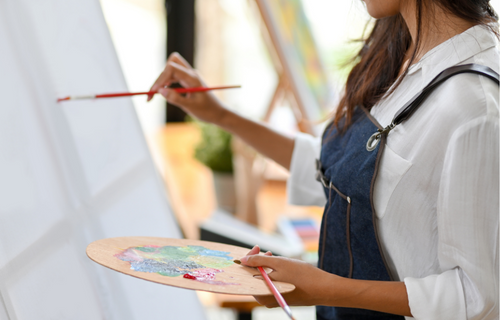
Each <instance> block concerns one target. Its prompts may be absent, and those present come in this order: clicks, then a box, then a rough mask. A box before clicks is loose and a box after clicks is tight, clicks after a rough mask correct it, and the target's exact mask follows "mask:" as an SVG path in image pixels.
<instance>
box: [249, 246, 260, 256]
mask: <svg viewBox="0 0 500 320" xmlns="http://www.w3.org/2000/svg"><path fill="white" fill-rule="evenodd" d="M259 252H260V247H259V246H258V245H255V246H254V247H253V248H252V250H250V251H249V252H248V253H247V256H251V255H254V254H259Z"/></svg>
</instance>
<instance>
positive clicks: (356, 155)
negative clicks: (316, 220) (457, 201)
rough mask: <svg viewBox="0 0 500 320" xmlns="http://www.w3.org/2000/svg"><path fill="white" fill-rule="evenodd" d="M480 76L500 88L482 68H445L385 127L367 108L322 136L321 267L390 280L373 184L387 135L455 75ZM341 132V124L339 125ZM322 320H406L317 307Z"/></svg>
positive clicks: (349, 275)
mask: <svg viewBox="0 0 500 320" xmlns="http://www.w3.org/2000/svg"><path fill="white" fill-rule="evenodd" d="M460 73H476V74H481V75H484V76H487V77H489V78H490V79H492V80H494V81H496V82H497V84H498V74H496V73H495V72H494V71H492V70H491V69H489V68H487V67H484V66H479V65H465V66H458V67H452V68H449V69H446V70H445V71H443V72H442V73H440V74H439V75H438V76H437V77H436V78H434V79H433V80H432V81H431V82H430V83H429V84H428V85H427V86H426V87H425V88H424V89H423V90H422V91H421V92H420V93H419V94H417V95H416V96H415V97H414V98H413V99H411V100H410V101H409V102H408V103H407V104H406V105H405V106H403V108H401V109H400V110H399V111H398V113H397V114H396V116H395V117H394V119H393V121H392V122H391V124H390V125H389V126H387V127H386V128H382V127H381V126H380V125H379V124H378V123H377V121H376V120H375V119H374V118H372V116H371V115H370V113H369V111H368V110H366V109H365V108H363V107H357V108H356V109H355V110H354V113H353V117H352V121H351V125H350V126H349V128H348V129H347V130H346V131H345V132H343V133H339V131H338V130H337V128H335V127H333V128H332V127H331V125H330V126H329V127H328V128H327V129H326V130H325V133H324V134H323V145H322V149H321V156H320V159H319V160H318V161H317V179H318V180H319V181H320V182H321V183H322V184H323V187H324V191H325V194H326V196H327V198H328V203H327V204H326V207H325V211H324V214H323V220H322V223H321V233H320V243H319V261H318V267H319V268H321V269H322V270H324V271H327V272H329V273H333V274H336V275H339V276H342V277H346V278H352V279H361V280H378V281H392V280H394V278H393V277H392V275H391V274H390V272H389V269H388V268H387V263H386V262H385V258H384V253H383V252H382V250H381V248H380V243H379V239H378V235H377V218H376V216H375V210H374V208H373V198H372V194H373V192H372V191H373V185H374V182H375V179H376V177H377V169H378V164H379V159H380V156H381V155H382V152H383V149H384V146H385V142H386V139H387V134H388V133H389V131H390V130H392V129H393V128H394V127H395V126H396V125H398V124H400V123H401V122H403V121H405V120H407V119H408V118H409V117H410V116H411V115H413V113H414V112H415V111H416V109H417V108H418V107H419V106H420V105H421V103H422V102H423V101H424V100H425V98H426V97H427V96H428V95H429V94H430V93H431V92H432V91H433V90H434V89H435V88H436V87H437V86H439V85H440V84H441V83H443V82H444V81H446V80H447V79H448V78H450V77H452V76H453V75H456V74H460ZM339 127H340V128H342V124H339ZM316 316H317V319H318V320H326V319H328V320H351V319H353V320H354V319H355V320H375V319H387V320H393V319H394V320H396V319H398V320H404V317H403V316H398V315H392V314H387V313H382V312H377V311H371V310H365V309H354V308H340V307H327V306H317V307H316Z"/></svg>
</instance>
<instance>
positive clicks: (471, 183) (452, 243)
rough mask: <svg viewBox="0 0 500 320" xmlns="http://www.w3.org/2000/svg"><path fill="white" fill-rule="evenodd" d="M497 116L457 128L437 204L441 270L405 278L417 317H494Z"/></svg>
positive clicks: (457, 319)
mask: <svg viewBox="0 0 500 320" xmlns="http://www.w3.org/2000/svg"><path fill="white" fill-rule="evenodd" d="M498 158H499V128H498V116H485V117H482V118H480V119H475V120H472V121H471V122H469V123H467V124H465V125H463V126H461V127H460V128H458V129H457V130H456V131H455V132H454V134H453V135H452V137H451V140H450V142H449V145H448V147H447V151H446V156H445V160H444V167H443V173H442V176H441V182H440V189H439V195H438V204H437V214H438V217H437V226H436V227H437V234H438V259H439V260H438V261H439V265H440V269H441V270H442V273H441V274H438V275H432V276H428V277H425V278H422V279H416V278H405V279H404V282H405V285H406V288H407V292H408V298H409V304H410V309H411V312H412V314H413V316H414V318H415V319H422V320H423V319H425V320H434V319H436V320H437V319H455V320H462V319H464V320H465V319H467V320H479V319H481V320H486V319H488V320H490V319H491V320H493V319H498V318H499V313H498V281H499V277H498V268H499V265H498V236H499V235H498V228H499V161H498Z"/></svg>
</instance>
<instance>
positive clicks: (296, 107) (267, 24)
mask: <svg viewBox="0 0 500 320" xmlns="http://www.w3.org/2000/svg"><path fill="white" fill-rule="evenodd" d="M250 1H251V3H255V4H256V6H257V9H258V11H259V13H260V16H261V18H262V25H263V26H262V28H261V30H262V35H263V38H264V42H265V43H266V46H267V48H268V50H269V53H270V55H271V59H272V61H273V65H274V67H275V70H276V72H277V74H278V79H279V80H278V85H277V86H276V89H275V92H274V95H273V97H272V99H271V101H270V103H269V106H268V108H267V111H266V114H265V116H264V119H263V120H264V121H266V122H267V121H269V119H270V117H271V114H272V112H273V111H274V109H275V108H276V106H277V105H279V104H280V103H282V102H283V101H284V100H286V101H288V102H289V104H290V107H291V109H292V112H293V114H294V116H295V120H296V122H297V126H298V128H299V130H300V131H301V132H306V133H310V134H313V135H314V134H315V132H314V128H313V127H314V126H313V123H312V121H315V120H318V119H310V118H309V117H308V116H307V112H306V102H305V101H304V98H303V96H301V94H300V89H299V84H297V83H296V81H294V79H293V76H292V74H293V72H292V70H291V68H292V67H291V66H290V65H289V61H287V58H286V53H285V49H284V48H283V47H282V45H281V44H280V41H279V38H280V36H281V35H280V34H279V33H280V31H279V30H276V27H275V25H274V23H273V17H271V13H270V12H269V10H268V9H267V6H268V5H267V4H266V1H269V0H250ZM322 107H324V106H322Z"/></svg>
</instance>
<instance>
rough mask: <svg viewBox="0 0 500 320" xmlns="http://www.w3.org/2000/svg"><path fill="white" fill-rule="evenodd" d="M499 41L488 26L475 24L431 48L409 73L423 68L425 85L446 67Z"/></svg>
mask: <svg viewBox="0 0 500 320" xmlns="http://www.w3.org/2000/svg"><path fill="white" fill-rule="evenodd" d="M497 42H498V40H497V38H496V36H495V35H494V34H493V33H492V32H491V31H490V30H489V29H488V28H486V27H484V26H481V25H477V26H474V27H472V28H469V29H467V30H466V31H464V32H462V33H461V34H458V35H456V36H454V37H452V38H450V39H448V40H446V41H445V42H443V43H441V44H440V45H438V46H436V47H434V48H433V49H431V50H430V51H429V52H427V53H426V54H425V55H424V56H423V57H422V59H420V61H419V62H417V63H416V64H414V65H412V66H411V67H410V69H409V70H408V75H411V74H414V73H415V72H417V71H418V70H422V81H423V85H425V84H427V83H428V82H430V81H431V80H432V79H433V78H434V77H435V76H437V75H438V74H439V73H440V72H441V71H443V70H444V69H446V68H449V67H452V66H455V65H457V64H459V63H461V62H463V61H465V60H467V59H469V58H471V57H472V56H474V55H476V54H478V53H480V52H481V51H484V50H486V49H489V48H491V47H494V46H496V45H497Z"/></svg>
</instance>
